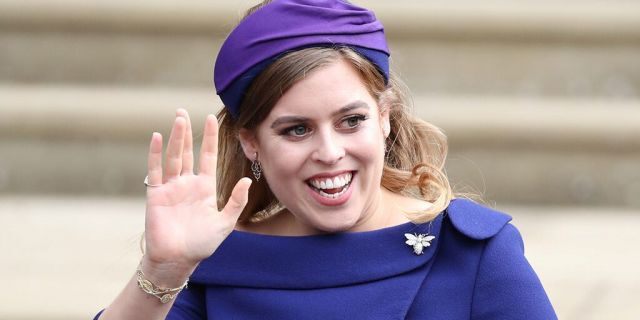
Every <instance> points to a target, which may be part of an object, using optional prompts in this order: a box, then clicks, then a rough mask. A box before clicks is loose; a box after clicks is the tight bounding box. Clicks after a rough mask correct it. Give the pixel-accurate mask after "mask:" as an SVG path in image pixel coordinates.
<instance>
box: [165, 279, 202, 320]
mask: <svg viewBox="0 0 640 320" xmlns="http://www.w3.org/2000/svg"><path fill="white" fill-rule="evenodd" d="M206 313H207V312H206V303H205V297H204V288H203V287H202V286H200V285H197V284H189V286H188V287H187V288H186V289H184V290H182V292H180V294H178V296H177V297H176V302H174V304H173V306H172V307H171V310H170V311H169V314H168V315H167V318H166V319H167V320H205V319H207V316H206Z"/></svg>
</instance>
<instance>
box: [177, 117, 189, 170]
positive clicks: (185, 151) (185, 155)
mask: <svg viewBox="0 0 640 320" xmlns="http://www.w3.org/2000/svg"><path fill="white" fill-rule="evenodd" d="M176 116H178V117H183V118H185V120H187V128H186V131H185V136H184V147H183V148H182V173H181V174H183V175H190V174H193V132H192V131H191V119H190V118H189V113H188V112H187V110H185V109H178V110H177V111H176Z"/></svg>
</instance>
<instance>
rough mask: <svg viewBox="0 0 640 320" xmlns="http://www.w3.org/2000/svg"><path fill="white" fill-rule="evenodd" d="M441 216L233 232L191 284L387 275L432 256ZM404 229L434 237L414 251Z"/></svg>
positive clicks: (320, 281)
mask: <svg viewBox="0 0 640 320" xmlns="http://www.w3.org/2000/svg"><path fill="white" fill-rule="evenodd" d="M442 219H443V215H442V214H440V215H438V217H436V218H435V219H434V220H432V221H431V222H427V223H424V224H419V225H416V224H413V223H405V224H401V225H397V226H393V227H388V228H384V229H379V230H374V231H367V232H345V233H335V234H328V235H313V236H269V235H261V234H255V233H248V232H241V231H234V232H232V233H231V234H230V235H229V237H228V238H227V239H226V240H225V241H224V242H223V243H222V245H221V246H220V247H219V248H218V249H217V250H216V252H215V253H214V254H213V255H212V256H211V257H209V258H207V259H205V260H204V261H202V262H201V263H200V265H199V266H198V268H197V269H196V271H195V272H194V274H193V275H192V276H191V280H190V281H191V282H192V283H201V284H206V285H221V286H240V287H253V288H273V289H315V288H328V287H337V286H346V285H354V284H358V283H363V282H369V281H375V280H379V279H384V278H389V277H392V276H395V275H398V274H402V273H405V272H409V271H411V270H414V269H416V268H419V267H421V266H423V265H425V264H426V263H427V262H429V260H430V259H432V258H433V256H434V253H435V251H436V248H437V246H438V241H439V234H440V229H441V225H442ZM405 233H412V234H413V233H416V234H427V233H428V234H430V235H433V236H435V239H433V240H432V241H431V246H430V247H427V248H425V249H424V253H423V254H421V255H416V254H415V253H414V252H413V248H412V247H411V246H409V245H407V244H406V243H405V242H406V240H407V239H406V238H405V236H404V234H405Z"/></svg>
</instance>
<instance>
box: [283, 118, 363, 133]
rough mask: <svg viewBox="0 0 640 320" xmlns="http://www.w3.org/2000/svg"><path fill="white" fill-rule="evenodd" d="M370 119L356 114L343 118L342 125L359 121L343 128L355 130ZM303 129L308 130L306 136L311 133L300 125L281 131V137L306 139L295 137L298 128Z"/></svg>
mask: <svg viewBox="0 0 640 320" xmlns="http://www.w3.org/2000/svg"><path fill="white" fill-rule="evenodd" d="M368 119H369V117H368V116H367V115H364V114H355V115H350V116H348V117H345V118H343V119H342V120H340V123H346V122H348V121H352V120H357V121H358V123H357V124H355V125H353V126H347V127H346V128H343V129H346V130H353V129H356V128H358V127H359V126H360V123H362V122H363V121H365V120H368ZM301 127H302V128H305V130H306V131H305V134H307V133H308V132H309V128H308V127H307V126H306V125H304V124H298V125H295V126H291V127H287V128H285V129H283V130H282V131H280V135H283V136H290V137H294V138H301V137H304V135H295V134H293V131H294V130H296V129H298V128H301Z"/></svg>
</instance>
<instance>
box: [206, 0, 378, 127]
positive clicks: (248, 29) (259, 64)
mask: <svg viewBox="0 0 640 320" xmlns="http://www.w3.org/2000/svg"><path fill="white" fill-rule="evenodd" d="M315 46H348V47H350V48H351V49H353V50H354V51H356V52H358V53H359V54H360V55H362V56H364V57H365V58H367V59H368V60H369V61H371V62H372V63H373V64H374V65H375V66H376V68H377V69H378V70H379V71H380V73H381V74H382V75H383V76H384V78H385V80H388V78H389V49H388V47H387V41H386V38H385V36H384V28H383V27H382V24H381V23H380V22H379V21H378V20H377V19H376V17H375V15H374V14H373V12H371V11H369V10H367V9H364V8H361V7H357V6H354V5H352V4H350V3H348V2H347V1H340V0H274V1H273V2H271V3H270V4H268V5H266V6H264V7H262V8H260V9H258V10H256V11H255V12H254V13H252V14H251V15H249V16H248V17H246V18H245V19H244V20H242V21H241V22H240V24H239V25H238V26H237V27H236V28H235V29H234V30H233V31H232V32H231V34H230V35H229V36H228V37H227V39H226V40H225V42H224V44H223V45H222V48H221V49H220V53H219V54H218V58H217V59H216V65H215V69H214V82H215V86H216V91H217V93H218V95H220V98H221V99H222V102H224V105H225V107H227V109H229V111H230V112H231V115H232V116H233V117H234V118H237V117H238V114H239V113H240V110H239V109H240V103H241V102H242V99H243V98H244V94H245V92H246V90H247V89H248V88H249V86H250V85H251V82H252V81H253V79H254V78H255V77H256V76H257V75H259V74H260V72H262V71H263V70H264V69H265V68H266V67H267V66H269V64H271V62H273V61H274V60H275V59H277V58H278V57H279V56H280V55H281V54H282V53H285V52H288V51H291V50H293V49H300V48H308V47H315Z"/></svg>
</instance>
